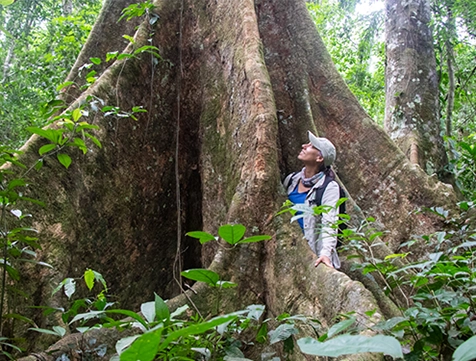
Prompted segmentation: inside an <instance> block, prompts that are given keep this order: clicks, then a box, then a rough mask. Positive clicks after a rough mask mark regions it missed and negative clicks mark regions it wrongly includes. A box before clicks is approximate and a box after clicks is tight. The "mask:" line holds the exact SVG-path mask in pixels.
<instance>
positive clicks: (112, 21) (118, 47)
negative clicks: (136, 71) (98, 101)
mask: <svg viewBox="0 0 476 361" xmlns="http://www.w3.org/2000/svg"><path fill="white" fill-rule="evenodd" d="M133 3H134V1H131V0H105V1H104V4H103V7H102V10H101V12H100V13H99V15H98V18H97V20H96V22H95V24H94V27H93V28H92V29H91V33H90V34H89V37H88V40H87V42H86V44H84V46H83V48H82V49H81V52H80V53H79V55H78V58H77V59H76V62H75V63H74V65H73V67H72V68H71V71H70V72H69V74H68V76H67V77H66V80H65V82H66V81H72V82H74V84H73V85H71V86H69V87H67V88H65V89H64V92H63V94H62V98H63V99H64V100H65V101H67V102H68V103H69V102H71V101H73V100H75V99H76V98H77V97H78V96H79V95H80V94H81V93H82V90H81V89H82V86H84V85H85V84H86V80H85V75H86V74H87V73H89V71H91V70H92V69H85V70H83V73H82V74H81V72H80V69H81V67H82V66H83V65H86V64H90V63H91V60H90V58H93V57H96V58H100V59H102V60H103V61H102V62H101V64H99V65H94V67H93V70H95V71H96V72H97V73H98V75H101V74H102V73H103V72H104V70H105V69H107V67H108V66H109V65H111V63H110V62H109V63H107V62H106V61H105V58H106V54H107V53H108V52H114V51H117V52H119V53H122V52H123V51H124V49H125V48H126V46H127V44H128V43H129V41H128V40H126V39H124V38H123V37H122V36H123V35H129V36H132V35H133V34H134V33H135V29H136V27H137V26H138V25H139V23H140V19H139V18H134V19H132V20H131V21H126V20H125V19H123V20H121V21H118V20H119V17H120V16H121V12H122V10H123V9H124V8H126V7H127V6H129V5H130V4H133ZM63 4H70V1H67V0H66V1H64V2H63ZM106 39H107V41H105V40H106Z"/></svg>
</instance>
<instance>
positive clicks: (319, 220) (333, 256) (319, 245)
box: [283, 172, 340, 268]
mask: <svg viewBox="0 0 476 361" xmlns="http://www.w3.org/2000/svg"><path fill="white" fill-rule="evenodd" d="M325 177H326V176H324V177H322V178H321V179H319V180H318V181H317V183H316V184H315V185H314V186H313V187H312V188H311V189H310V190H309V192H308V193H307V196H306V201H305V205H307V206H310V207H312V206H311V203H310V202H311V201H312V200H314V198H315V192H316V189H317V188H318V187H319V186H321V185H322V184H323V183H324V179H325ZM300 179H301V178H300V173H299V172H298V173H296V174H290V175H288V176H287V177H286V179H285V180H284V182H283V184H284V185H286V184H289V186H288V187H287V189H286V192H287V194H290V193H291V192H292V191H293V190H294V188H296V186H297V184H298V182H299V181H300ZM339 198H340V188H339V185H338V184H337V182H336V181H331V182H329V184H328V185H327V187H326V189H325V191H324V193H323V195H322V205H326V206H331V207H332V208H331V209H330V211H329V212H327V213H323V214H321V215H318V216H316V215H313V214H311V213H309V212H305V213H304V216H303V223H304V238H306V240H307V243H308V244H309V247H311V250H312V251H313V252H314V253H315V254H316V255H317V256H318V257H320V256H327V257H329V259H330V260H331V262H332V265H333V266H334V268H340V260H339V256H338V255H337V251H336V245H337V229H336V228H332V227H331V225H332V224H335V223H336V222H337V220H338V214H339V207H336V204H337V201H338V200H339Z"/></svg>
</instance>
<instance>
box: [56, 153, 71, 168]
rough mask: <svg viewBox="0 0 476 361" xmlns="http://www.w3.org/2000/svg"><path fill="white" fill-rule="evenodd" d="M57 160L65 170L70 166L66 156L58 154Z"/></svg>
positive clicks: (69, 159)
mask: <svg viewBox="0 0 476 361" xmlns="http://www.w3.org/2000/svg"><path fill="white" fill-rule="evenodd" d="M57 158H58V160H59V162H60V163H61V164H62V165H63V166H64V167H65V168H66V169H68V168H69V166H70V165H71V157H70V156H69V155H67V154H64V153H58V155H57Z"/></svg>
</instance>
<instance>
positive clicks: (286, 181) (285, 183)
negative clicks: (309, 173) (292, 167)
mask: <svg viewBox="0 0 476 361" xmlns="http://www.w3.org/2000/svg"><path fill="white" fill-rule="evenodd" d="M296 174H298V172H293V173H290V174H288V175H287V176H286V178H284V181H283V186H284V189H286V192H287V191H288V187H289V186H290V185H291V182H292V180H293V178H294V176H295V175H296Z"/></svg>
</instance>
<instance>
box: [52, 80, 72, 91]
mask: <svg viewBox="0 0 476 361" xmlns="http://www.w3.org/2000/svg"><path fill="white" fill-rule="evenodd" d="M72 84H74V81H66V82H64V83H61V84H60V85H58V86H57V87H56V91H60V90H62V89H64V88H66V87H68V86H70V85H72Z"/></svg>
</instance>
